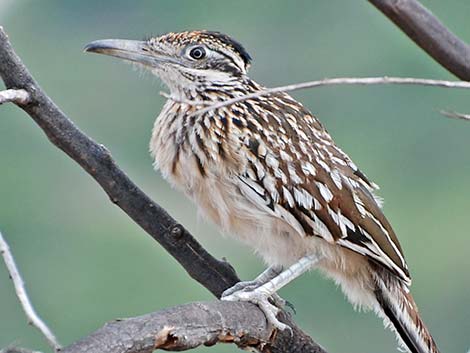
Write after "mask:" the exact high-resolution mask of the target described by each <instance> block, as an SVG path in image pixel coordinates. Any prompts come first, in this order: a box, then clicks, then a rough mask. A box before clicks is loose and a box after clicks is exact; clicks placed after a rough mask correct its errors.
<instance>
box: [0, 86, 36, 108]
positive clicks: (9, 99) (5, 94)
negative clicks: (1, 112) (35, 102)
mask: <svg viewBox="0 0 470 353" xmlns="http://www.w3.org/2000/svg"><path fill="white" fill-rule="evenodd" d="M3 103H15V104H18V105H25V104H28V103H29V93H28V92H26V91H25V90H24V89H7V90H5V91H0V104H3Z"/></svg>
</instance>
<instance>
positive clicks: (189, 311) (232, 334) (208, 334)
mask: <svg viewBox="0 0 470 353" xmlns="http://www.w3.org/2000/svg"><path fill="white" fill-rule="evenodd" d="M294 334H295V333H294ZM272 335H273V331H272V330H271V329H270V328H269V327H268V326H267V324H266V319H265V317H264V315H263V313H262V312H261V311H259V310H256V306H254V305H253V304H250V303H246V302H245V303H242V302H224V301H216V302H197V303H190V304H184V305H180V306H176V307H173V308H169V309H164V310H162V311H158V312H155V313H151V314H147V315H143V316H139V317H135V318H130V319H124V320H118V321H113V322H110V323H108V324H106V325H105V326H104V327H103V328H101V329H99V330H97V331H95V332H94V333H92V334H91V335H89V336H87V337H85V338H84V339H81V340H79V341H77V342H75V343H73V344H72V345H70V346H69V347H66V348H64V349H63V351H62V352H64V353H127V352H139V353H146V352H148V353H150V352H152V351H154V350H155V349H164V350H168V351H182V350H189V349H192V348H195V347H198V346H201V345H205V346H212V345H214V344H216V343H235V344H236V345H237V346H238V347H239V348H252V349H256V350H258V351H263V352H279V353H281V352H299V353H300V352H305V353H324V351H323V349H322V348H320V347H319V346H316V347H315V346H312V345H310V344H308V345H304V344H302V343H300V342H295V340H294V341H293V342H290V343H287V342H286V344H283V345H282V347H280V346H275V345H273V344H271V343H270V342H272V341H273V337H272ZM299 343H300V344H299ZM287 344H289V345H287ZM287 347H288V348H287Z"/></svg>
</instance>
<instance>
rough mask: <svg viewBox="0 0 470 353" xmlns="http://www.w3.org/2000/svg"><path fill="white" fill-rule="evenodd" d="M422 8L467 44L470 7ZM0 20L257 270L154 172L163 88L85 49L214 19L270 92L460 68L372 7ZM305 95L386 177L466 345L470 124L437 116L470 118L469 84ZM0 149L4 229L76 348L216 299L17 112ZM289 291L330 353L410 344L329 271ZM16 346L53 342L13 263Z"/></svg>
mask: <svg viewBox="0 0 470 353" xmlns="http://www.w3.org/2000/svg"><path fill="white" fill-rule="evenodd" d="M426 6H428V7H429V8H430V9H431V10H432V11H434V12H435V13H436V14H437V15H438V16H439V17H440V18H441V19H442V20H443V21H444V22H445V23H446V24H447V25H448V26H449V27H450V28H451V29H452V30H453V31H455V32H456V34H458V35H460V36H461V37H462V38H463V39H464V40H466V41H467V42H469V41H470V22H469V21H468V18H469V17H470V2H468V1H459V0H451V1H446V2H442V1H439V0H428V1H426ZM0 24H2V25H4V27H5V29H6V30H7V32H8V34H9V35H10V38H11V41H12V43H13V44H14V47H15V48H16V50H17V52H18V53H19V54H20V56H21V57H22V58H23V60H24V62H25V64H26V65H27V66H28V67H29V68H30V70H31V72H32V73H33V74H34V75H35V77H36V79H38V80H39V82H40V83H41V85H42V86H43V88H44V89H45V90H46V91H47V92H48V94H49V95H50V96H51V97H52V98H53V99H54V100H55V102H56V103H57V104H58V105H59V106H60V107H61V108H62V109H63V110H64V111H65V112H66V113H67V114H68V115H69V116H70V118H71V119H73V120H74V122H75V123H76V124H77V125H78V126H80V128H81V129H83V131H85V132H86V133H87V134H89V135H90V136H92V137H93V138H94V139H96V140H97V141H99V142H101V143H104V144H105V145H106V146H107V147H108V148H109V149H110V150H111V151H112V153H113V155H114V157H115V158H116V160H117V161H118V163H119V164H120V165H121V166H122V167H123V168H124V169H125V170H126V171H127V173H128V174H129V176H130V177H131V178H132V179H133V180H134V181H135V182H137V184H138V185H140V186H141V187H142V188H143V189H144V190H146V192H148V193H149V195H151V197H153V198H154V199H155V200H156V201H157V202H159V203H160V204H161V205H163V206H164V207H165V208H167V209H168V210H169V211H170V213H171V214H172V215H174V216H175V217H176V218H177V219H178V220H179V221H181V222H182V223H183V224H185V225H186V226H187V227H188V229H190V230H191V231H192V232H193V233H194V234H195V235H197V236H198V238H199V239H200V241H201V242H202V243H203V244H204V245H205V246H206V247H207V248H208V249H209V250H210V251H211V252H212V253H213V254H214V255H216V256H218V257H223V256H225V257H227V258H228V259H229V260H230V261H231V262H232V264H234V265H235V266H236V268H237V269H238V271H239V273H240V275H241V276H242V277H243V278H251V277H253V276H254V275H255V274H256V273H257V272H259V271H261V270H262V264H261V263H260V262H259V261H258V260H257V259H256V258H255V257H254V256H253V255H252V254H251V252H250V251H249V250H247V249H245V248H242V247H239V246H238V245H234V244H233V242H232V241H231V240H229V239H226V238H222V237H220V236H219V234H218V232H217V230H216V229H214V227H212V226H210V225H206V224H205V223H203V222H199V221H198V218H197V215H196V211H195V207H194V206H193V205H191V204H189V203H188V202H186V200H185V199H184V198H183V197H182V195H180V194H178V193H177V192H175V191H173V190H171V189H170V187H169V186H168V185H167V184H166V183H165V182H163V181H162V179H161V177H160V176H159V175H157V174H155V173H154V172H153V170H152V167H151V160H150V157H149V155H148V152H147V150H148V147H147V144H148V140H149V137H150V130H151V127H152V124H153V120H154V118H155V116H156V115H157V113H158V111H159V110H160V108H161V106H162V104H163V98H162V97H161V96H159V94H158V92H159V90H161V85H160V83H159V82H158V81H157V80H155V79H153V78H150V79H149V76H148V75H142V74H136V72H133V70H132V69H131V67H130V66H126V65H124V64H123V63H122V62H119V61H118V60H113V59H112V58H109V57H101V56H97V55H86V54H84V53H82V48H83V46H84V45H85V44H86V43H88V42H90V41H92V40H94V39H102V38H113V37H114V38H137V39H139V38H143V37H145V36H147V35H150V34H160V33H164V32H167V31H178V30H183V29H201V28H206V29H212V30H220V31H223V32H226V33H229V34H231V35H233V36H234V37H235V38H237V39H239V40H240V41H241V42H242V43H244V45H245V46H246V48H247V49H248V50H249V52H250V53H251V54H252V56H253V57H254V58H255V60H254V63H253V67H252V70H251V75H252V77H254V78H255V79H256V80H258V81H259V82H262V83H264V84H266V85H268V86H274V85H280V84H287V83H293V82H299V81H306V80H312V79H318V78H322V77H334V76H375V75H400V76H415V77H427V78H441V79H453V77H452V76H451V75H450V74H448V73H447V72H446V71H445V70H444V69H443V68H441V67H440V66H439V65H437V64H436V63H435V62H434V61H433V60H432V59H430V58H429V57H428V56H427V55H426V54H425V53H423V52H422V51H421V50H420V49H419V48H417V47H416V46H415V45H414V44H413V43H412V42H411V41H410V40H409V39H408V38H407V37H406V36H404V35H403V34H402V33H401V32H400V31H399V30H398V29H397V28H396V27H395V26H394V25H393V24H392V23H391V22H390V21H389V20H388V19H386V18H385V17H384V16H383V15H382V14H381V13H379V12H378V11H377V10H376V9H374V8H373V7H372V6H371V5H370V4H369V3H368V2H367V1H341V0H332V1H326V0H318V1H308V0H302V1H295V2H288V1H281V0H279V1H273V0H270V1H268V0H262V1H256V2H254V1H249V0H239V1H232V2H228V1H216V0H201V1H190V0H173V1H163V0H160V1H156V0H153V1H151V0H142V1H123V0H119V1H110V0H108V1H91V0H82V1H60V0H48V1H44V0H43V1H37V0H29V1H27V0H0ZM294 95H295V96H296V97H297V98H299V99H300V100H301V101H302V102H304V103H305V105H306V106H308V107H309V108H310V109H311V110H312V111H313V112H314V113H315V114H317V115H318V116H319V118H320V119H321V120H322V121H323V122H324V124H325V125H326V126H327V128H328V129H329V131H330V132H331V134H332V135H333V136H334V137H335V139H336V140H337V142H338V144H339V145H340V146H342V147H343V149H344V150H345V151H347V152H348V153H349V154H350V156H351V157H352V158H353V159H354V160H355V162H356V164H358V165H360V166H361V169H363V170H364V171H366V173H367V174H368V175H369V177H371V178H372V179H373V180H375V181H376V182H377V183H378V184H380V185H381V187H382V191H381V196H383V197H384V198H385V200H386V204H385V211H386V214H387V215H388V217H389V218H390V220H391V222H392V224H393V225H394V227H395V230H396V231H397V233H398V234H399V237H400V239H401V242H402V245H403V247H404V249H405V253H406V255H407V258H408V262H409V265H410V268H411V272H412V274H413V276H414V285H413V292H414V295H415V297H416V300H417V302H418V303H419V305H420V309H421V312H422V315H423V317H424V319H425V321H426V322H427V324H428V325H429V327H430V329H431V331H432V332H433V334H434V336H435V338H436V340H437V342H438V343H439V345H440V347H441V349H442V351H443V352H464V351H465V350H466V349H468V348H469V345H470V337H469V336H470V305H469V299H470V278H469V266H470V258H469V255H468V249H469V246H470V237H469V216H468V214H469V210H470V204H469V203H470V197H469V196H470V178H469V175H470V154H469V150H470V124H468V123H465V122H463V121H456V120H450V119H447V118H444V117H442V116H441V115H439V114H438V110H439V109H450V110H457V111H461V112H466V113H469V112H470V103H469V102H470V100H469V92H468V91H467V92H465V91H458V90H446V89H437V88H426V87H383V86H380V87H378V86H374V87H350V86H349V87H337V86H336V87H332V88H318V89H311V90H308V91H302V92H298V93H295V94H294ZM0 151H1V152H0V166H1V169H0V170H1V173H0V228H1V230H2V232H4V235H5V237H6V238H7V239H8V240H9V242H10V245H11V247H12V249H13V251H14V255H15V256H16V259H17V261H18V264H19V266H20V268H21V270H22V272H23V274H24V277H25V280H26V284H27V287H28V289H29V291H30V294H31V296H32V299H33V302H34V303H35V305H36V306H37V309H38V311H39V313H41V314H42V316H43V317H44V319H45V320H47V322H48V323H49V324H50V326H51V327H52V328H53V329H54V330H55V332H56V334H57V335H58V337H59V338H60V339H61V341H62V342H63V343H65V344H67V343H70V342H72V341H74V340H76V339H78V338H80V337H81V336H83V335H86V334H87V333H89V332H90V331H92V330H94V329H96V328H98V327H99V326H101V325H102V324H103V323H104V322H106V321H108V320H111V319H113V318H116V317H126V316H134V315H139V314H143V313H147V312H150V311H153V310H157V309H160V308H163V307H167V306H171V305H175V304H178V303H184V302H189V301H194V300H211V299H212V298H211V296H210V295H209V293H208V292H207V291H206V290H205V289H204V288H202V287H201V286H200V285H198V284H197V283H196V282H194V281H193V280H191V279H190V278H189V277H188V276H187V275H186V274H185V272H184V270H182V268H181V267H180V266H179V265H178V264H177V263H176V262H175V261H174V260H173V259H172V258H171V257H170V256H169V255H168V254H166V252H165V251H164V250H162V249H161V247H160V246H159V245H158V244H156V243H155V242H154V241H153V240H152V239H150V237H148V236H147V235H146V234H145V233H144V232H143V231H142V230H141V229H140V228H139V227H137V226H136V225H135V224H134V223H133V222H132V221H131V220H130V219H129V218H128V217H127V216H126V215H125V214H124V213H123V212H121V211H120V210H119V209H118V208H116V207H115V206H113V205H112V204H111V203H110V202H109V201H108V199H107V197H106V195H105V194H104V192H103V191H102V190H101V189H100V188H99V187H98V186H97V184H96V183H95V182H94V181H93V180H92V179H91V178H90V177H89V176H88V175H86V174H85V172H83V171H82V170H81V169H80V168H79V167H78V166H77V165H75V164H74V162H73V161H71V160H70V159H69V158H68V157H67V156H65V155H64V154H63V153H62V152H60V151H59V150H57V149H56V148H55V147H53V146H52V145H51V144H50V143H49V142H48V141H47V139H46V138H45V136H44V134H43V133H42V132H41V130H40V129H38V127H37V126H35V124H34V123H33V122H32V120H31V119H30V118H29V117H28V116H26V115H25V114H24V113H23V112H22V111H21V110H19V109H17V108H16V107H14V106H2V107H1V108H0ZM228 244H230V245H229V246H227V245H228ZM282 295H283V296H284V297H285V298H287V299H288V300H289V301H291V302H293V303H294V304H295V306H296V308H297V311H298V313H297V315H296V319H297V320H298V322H299V323H300V325H301V326H302V327H304V328H305V329H306V330H307V331H308V332H310V333H312V335H313V337H315V339H317V340H318V341H319V342H320V343H321V344H323V345H324V346H325V347H327V348H328V349H329V350H330V352H350V353H354V352H358V353H359V352H361V353H365V352H395V351H396V349H395V347H396V344H395V341H394V339H393V337H392V334H391V333H389V332H388V331H385V330H384V329H383V327H382V324H381V322H380V321H379V320H378V319H377V318H375V316H374V315H372V314H370V313H369V314H362V313H356V312H354V310H353V309H352V307H351V306H350V305H349V304H348V303H347V302H346V301H345V300H344V298H343V295H342V294H341V292H340V290H339V289H337V288H336V287H335V285H334V284H333V283H331V282H330V281H326V280H324V279H322V278H320V276H318V275H317V274H316V273H315V272H313V273H312V274H309V275H306V276H303V277H302V278H300V279H299V280H297V281H295V282H294V283H292V284H291V285H289V286H288V287H286V288H285V289H283V290H282ZM10 343H16V344H20V345H23V346H28V347H32V348H35V349H42V350H47V348H46V347H45V345H44V342H43V340H42V338H41V337H40V336H39V334H38V333H37V332H36V331H35V330H34V329H32V328H31V327H29V326H28V325H27V324H26V320H25V318H24V316H23V314H22V312H21V309H20V307H19V305H18V304H17V301H16V300H15V297H14V293H13V289H12V285H11V282H10V281H9V280H8V277H7V274H6V273H5V270H4V268H3V266H0V347H1V346H5V345H7V344H10ZM196 351H197V352H203V351H204V352H215V351H218V352H222V351H223V352H234V351H236V349H235V348H234V347H232V346H218V347H216V348H205V349H204V348H201V349H198V350H196Z"/></svg>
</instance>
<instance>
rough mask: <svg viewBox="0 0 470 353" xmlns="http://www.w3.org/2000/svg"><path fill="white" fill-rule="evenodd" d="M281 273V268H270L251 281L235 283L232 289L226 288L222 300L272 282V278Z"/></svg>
mask: <svg viewBox="0 0 470 353" xmlns="http://www.w3.org/2000/svg"><path fill="white" fill-rule="evenodd" d="M281 272H282V268H281V267H278V266H270V267H268V268H267V269H266V270H264V271H263V272H261V273H260V274H259V275H258V277H256V278H255V279H254V280H252V281H241V282H238V283H236V284H235V285H234V286H233V287H230V288H228V289H227V290H225V291H224V292H223V293H222V298H224V297H227V296H229V295H230V294H233V293H235V292H238V291H250V290H254V289H256V288H258V287H259V286H262V285H263V284H265V283H266V282H268V281H270V280H272V279H273V278H274V277H276V276H277V275H279V274H280V273H281Z"/></svg>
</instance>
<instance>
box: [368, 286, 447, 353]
mask: <svg viewBox="0 0 470 353" xmlns="http://www.w3.org/2000/svg"><path fill="white" fill-rule="evenodd" d="M375 282H376V289H375V296H376V298H377V301H378V303H379V305H380V307H381V310H382V311H383V314H384V316H385V317H386V318H387V319H388V320H389V321H390V324H391V326H392V327H393V328H394V330H395V332H396V333H397V335H398V336H399V338H400V339H401V341H402V343H403V345H404V346H405V347H406V348H408V350H409V351H410V352H412V353H439V350H438V348H437V346H436V343H435V342H434V339H433V338H432V336H431V334H430V333H429V331H428V329H427V328H426V326H425V324H424V322H423V321H422V320H421V318H420V316H419V314H418V308H417V306H416V303H415V302H414V300H413V297H412V296H411V294H410V293H409V292H408V288H406V287H405V286H404V285H403V284H402V283H400V282H399V281H398V280H397V279H391V280H390V281H388V283H386V282H385V281H384V280H383V279H382V278H375Z"/></svg>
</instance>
